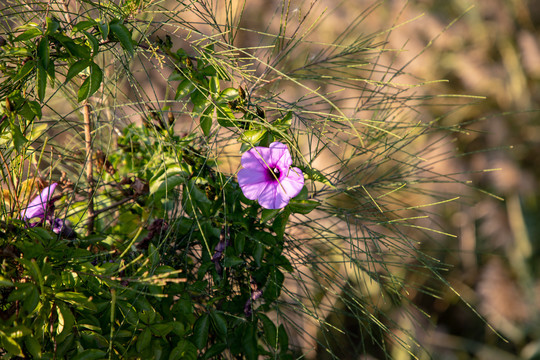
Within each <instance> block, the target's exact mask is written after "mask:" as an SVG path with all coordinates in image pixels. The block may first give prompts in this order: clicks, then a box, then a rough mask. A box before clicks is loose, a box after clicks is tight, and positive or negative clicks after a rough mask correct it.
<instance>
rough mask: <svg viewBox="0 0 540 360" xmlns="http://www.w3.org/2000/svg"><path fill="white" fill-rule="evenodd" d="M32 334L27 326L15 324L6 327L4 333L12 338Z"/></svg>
mask: <svg viewBox="0 0 540 360" xmlns="http://www.w3.org/2000/svg"><path fill="white" fill-rule="evenodd" d="M30 334H32V330H30V329H29V328H27V327H26V326H24V325H15V326H12V327H10V328H7V330H6V335H7V336H9V337H10V338H13V339H19V338H22V337H23V336H26V335H30Z"/></svg>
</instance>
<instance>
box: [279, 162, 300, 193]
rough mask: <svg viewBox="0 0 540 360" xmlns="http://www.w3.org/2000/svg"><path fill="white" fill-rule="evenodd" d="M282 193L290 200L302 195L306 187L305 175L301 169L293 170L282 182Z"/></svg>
mask: <svg viewBox="0 0 540 360" xmlns="http://www.w3.org/2000/svg"><path fill="white" fill-rule="evenodd" d="M280 184H281V186H280V187H279V188H280V190H281V191H284V192H285V194H286V195H287V196H288V197H289V198H293V197H295V196H296V195H298V194H299V193H300V191H301V190H302V188H303V187H304V174H303V173H302V170H300V169H299V168H291V169H289V172H288V174H287V176H286V177H285V178H284V179H283V180H281V181H280Z"/></svg>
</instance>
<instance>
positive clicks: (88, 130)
mask: <svg viewBox="0 0 540 360" xmlns="http://www.w3.org/2000/svg"><path fill="white" fill-rule="evenodd" d="M83 117H84V140H85V142H86V181H87V182H88V186H89V191H88V193H89V196H88V222H87V228H86V234H87V235H90V234H92V233H93V232H94V217H95V216H96V215H95V212H94V176H93V172H94V168H93V163H94V162H93V157H92V155H93V154H92V122H91V120H90V105H88V102H87V101H85V102H84V104H83Z"/></svg>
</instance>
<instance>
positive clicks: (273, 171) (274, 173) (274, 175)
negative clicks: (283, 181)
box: [268, 167, 281, 180]
mask: <svg viewBox="0 0 540 360" xmlns="http://www.w3.org/2000/svg"><path fill="white" fill-rule="evenodd" d="M268 172H269V174H268V175H270V179H272V180H276V179H278V180H279V177H280V176H281V171H280V170H279V168H278V167H274V168H270V169H268Z"/></svg>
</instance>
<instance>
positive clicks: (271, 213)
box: [261, 209, 281, 224]
mask: <svg viewBox="0 0 540 360" xmlns="http://www.w3.org/2000/svg"><path fill="white" fill-rule="evenodd" d="M280 211H281V209H263V211H262V213H261V224H264V223H266V222H267V221H268V220H270V219H273V218H274V217H275V216H276V215H277V214H279V212H280Z"/></svg>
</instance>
